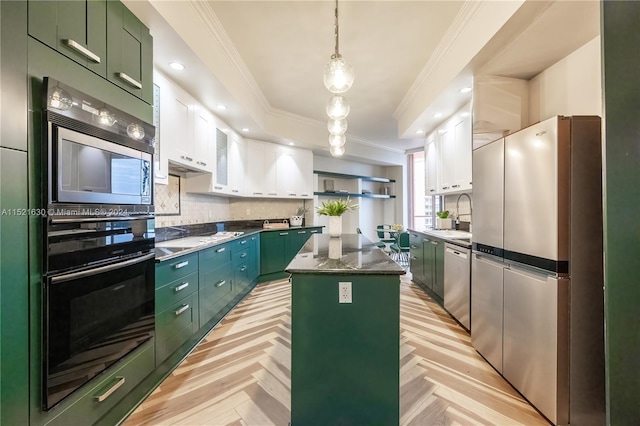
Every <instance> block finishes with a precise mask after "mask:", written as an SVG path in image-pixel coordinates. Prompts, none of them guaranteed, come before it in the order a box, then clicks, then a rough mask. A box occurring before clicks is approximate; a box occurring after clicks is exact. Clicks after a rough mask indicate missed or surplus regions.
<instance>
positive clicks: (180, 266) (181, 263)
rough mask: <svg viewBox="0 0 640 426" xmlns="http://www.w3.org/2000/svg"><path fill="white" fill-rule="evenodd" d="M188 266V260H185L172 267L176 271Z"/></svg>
mask: <svg viewBox="0 0 640 426" xmlns="http://www.w3.org/2000/svg"><path fill="white" fill-rule="evenodd" d="M188 264H189V261H188V260H185V261H184V262H180V263H177V264H176V265H175V266H174V268H176V269H180V268H184V267H185V266H187V265H188Z"/></svg>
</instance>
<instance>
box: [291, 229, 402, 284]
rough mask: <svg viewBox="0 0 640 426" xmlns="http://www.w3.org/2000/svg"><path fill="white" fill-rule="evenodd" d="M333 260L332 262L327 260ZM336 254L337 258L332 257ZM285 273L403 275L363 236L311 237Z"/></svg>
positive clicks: (397, 267)
mask: <svg viewBox="0 0 640 426" xmlns="http://www.w3.org/2000/svg"><path fill="white" fill-rule="evenodd" d="M330 254H331V257H336V258H335V259H333V258H330ZM334 254H337V256H334ZM286 271H287V272H290V273H297V274H340V275H403V274H405V273H406V272H405V270H404V269H403V268H402V267H401V266H400V265H398V264H397V263H396V262H394V261H393V260H392V259H391V258H390V257H389V256H388V255H386V254H385V253H384V252H383V251H382V250H381V249H379V248H378V247H377V246H375V245H374V244H373V243H372V242H371V241H369V240H368V239H367V238H366V237H364V236H363V235H358V234H343V235H342V236H341V237H339V238H331V237H330V236H329V235H328V234H319V235H314V236H312V237H311V238H310V239H309V241H307V243H306V244H305V245H304V247H302V249H301V250H300V252H298V254H297V255H296V257H294V258H293V260H292V261H291V263H289V266H287V268H286Z"/></svg>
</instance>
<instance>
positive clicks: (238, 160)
mask: <svg viewBox="0 0 640 426" xmlns="http://www.w3.org/2000/svg"><path fill="white" fill-rule="evenodd" d="M246 161H247V155H246V145H245V141H244V139H242V138H241V137H240V136H238V135H235V134H234V135H233V136H232V137H231V143H230V144H229V165H228V166H229V169H228V172H229V193H230V194H231V195H244V194H245V174H246Z"/></svg>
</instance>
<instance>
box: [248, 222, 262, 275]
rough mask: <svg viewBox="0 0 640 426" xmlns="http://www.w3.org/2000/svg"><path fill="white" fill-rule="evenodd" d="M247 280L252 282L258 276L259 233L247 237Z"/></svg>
mask: <svg viewBox="0 0 640 426" xmlns="http://www.w3.org/2000/svg"><path fill="white" fill-rule="evenodd" d="M249 240H250V241H251V242H250V243H249V265H248V266H249V281H250V282H254V281H255V280H257V279H258V277H259V276H260V234H255V235H251V236H250V237H249Z"/></svg>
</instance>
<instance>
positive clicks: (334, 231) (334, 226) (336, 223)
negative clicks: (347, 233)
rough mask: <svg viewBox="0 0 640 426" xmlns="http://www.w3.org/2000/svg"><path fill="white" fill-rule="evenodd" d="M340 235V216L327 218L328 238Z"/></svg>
mask: <svg viewBox="0 0 640 426" xmlns="http://www.w3.org/2000/svg"><path fill="white" fill-rule="evenodd" d="M340 235H342V216H329V236H331V237H339V236H340Z"/></svg>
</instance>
